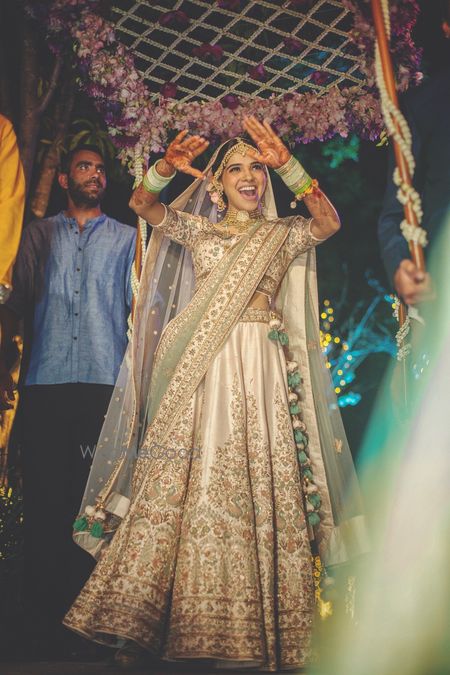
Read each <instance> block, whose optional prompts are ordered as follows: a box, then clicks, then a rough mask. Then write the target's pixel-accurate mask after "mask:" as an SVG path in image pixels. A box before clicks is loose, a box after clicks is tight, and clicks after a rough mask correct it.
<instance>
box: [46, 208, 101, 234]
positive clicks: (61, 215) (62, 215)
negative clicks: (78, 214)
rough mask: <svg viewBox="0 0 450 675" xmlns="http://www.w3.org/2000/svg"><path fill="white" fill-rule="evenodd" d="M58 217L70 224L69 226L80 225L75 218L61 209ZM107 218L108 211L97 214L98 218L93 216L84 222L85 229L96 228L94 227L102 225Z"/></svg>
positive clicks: (64, 222) (65, 223) (62, 221)
mask: <svg viewBox="0 0 450 675" xmlns="http://www.w3.org/2000/svg"><path fill="white" fill-rule="evenodd" d="M58 218H59V220H60V222H61V223H63V224H64V225H68V226H69V227H78V223H77V221H76V220H75V218H69V216H68V215H67V214H66V213H65V211H60V213H59V214H58ZM106 218H107V215H106V213H101V214H100V215H99V216H97V218H91V219H90V220H87V221H86V222H85V224H84V227H83V230H90V229H94V227H97V225H101V223H103V222H104V221H105V220H106Z"/></svg>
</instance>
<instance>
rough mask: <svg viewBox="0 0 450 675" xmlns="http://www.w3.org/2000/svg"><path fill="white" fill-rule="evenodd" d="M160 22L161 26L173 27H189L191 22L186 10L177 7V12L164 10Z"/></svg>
mask: <svg viewBox="0 0 450 675" xmlns="http://www.w3.org/2000/svg"><path fill="white" fill-rule="evenodd" d="M159 23H160V24H161V26H170V27H171V28H174V27H175V28H180V29H181V28H187V26H189V23H190V19H189V17H188V15H187V14H186V12H183V11H182V10H181V9H177V10H176V11H175V12H164V14H161V16H160V17H159Z"/></svg>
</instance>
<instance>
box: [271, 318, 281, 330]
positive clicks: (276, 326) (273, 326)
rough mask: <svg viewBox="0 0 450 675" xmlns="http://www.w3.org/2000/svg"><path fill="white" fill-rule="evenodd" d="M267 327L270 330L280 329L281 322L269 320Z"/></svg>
mask: <svg viewBox="0 0 450 675" xmlns="http://www.w3.org/2000/svg"><path fill="white" fill-rule="evenodd" d="M269 327H270V328H277V329H278V328H280V327H281V321H280V319H271V320H270V321H269Z"/></svg>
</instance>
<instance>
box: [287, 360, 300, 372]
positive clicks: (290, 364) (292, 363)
mask: <svg viewBox="0 0 450 675" xmlns="http://www.w3.org/2000/svg"><path fill="white" fill-rule="evenodd" d="M286 368H287V371H288V373H293V372H294V371H295V370H297V368H298V363H297V361H286Z"/></svg>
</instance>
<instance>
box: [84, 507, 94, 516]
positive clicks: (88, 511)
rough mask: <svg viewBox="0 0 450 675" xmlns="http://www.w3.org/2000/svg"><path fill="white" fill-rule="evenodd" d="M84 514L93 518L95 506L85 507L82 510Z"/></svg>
mask: <svg viewBox="0 0 450 675" xmlns="http://www.w3.org/2000/svg"><path fill="white" fill-rule="evenodd" d="M84 512H85V514H86V515H87V516H93V515H94V513H95V506H90V505H88V506H86V508H85V509H84Z"/></svg>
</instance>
